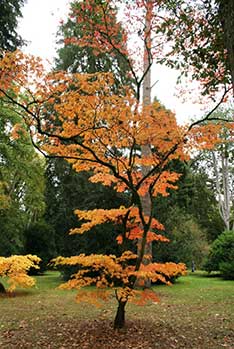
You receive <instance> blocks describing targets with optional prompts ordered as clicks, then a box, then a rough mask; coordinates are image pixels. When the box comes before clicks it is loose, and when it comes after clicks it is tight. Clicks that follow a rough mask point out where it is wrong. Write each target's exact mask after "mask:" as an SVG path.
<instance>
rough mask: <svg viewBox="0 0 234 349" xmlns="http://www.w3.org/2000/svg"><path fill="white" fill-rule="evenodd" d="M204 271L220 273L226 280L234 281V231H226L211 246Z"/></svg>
mask: <svg viewBox="0 0 234 349" xmlns="http://www.w3.org/2000/svg"><path fill="white" fill-rule="evenodd" d="M204 269H205V270H206V271H208V272H209V273H211V272H212V271H220V273H221V274H222V276H223V277H224V278H225V279H232V280H233V279H234V231H224V232H223V233H222V234H221V235H220V236H219V237H218V238H217V239H216V240H215V241H214V242H213V244H212V245H211V249H210V252H209V255H208V257H207V260H206V263H205V265H204Z"/></svg>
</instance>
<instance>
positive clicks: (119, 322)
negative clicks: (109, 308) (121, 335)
mask: <svg viewBox="0 0 234 349" xmlns="http://www.w3.org/2000/svg"><path fill="white" fill-rule="evenodd" d="M126 304H127V302H126V301H124V302H123V301H119V305H118V309H117V312H116V315H115V320H114V329H120V328H123V327H124V326H125V305H126Z"/></svg>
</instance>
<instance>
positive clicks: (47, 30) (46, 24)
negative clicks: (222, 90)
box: [18, 0, 201, 123]
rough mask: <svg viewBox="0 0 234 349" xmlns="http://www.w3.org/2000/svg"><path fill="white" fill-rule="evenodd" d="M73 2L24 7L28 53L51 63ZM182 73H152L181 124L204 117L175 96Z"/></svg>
mask: <svg viewBox="0 0 234 349" xmlns="http://www.w3.org/2000/svg"><path fill="white" fill-rule="evenodd" d="M69 2H70V1H69V0H27V3H26V4H25V6H24V7H23V8H22V14H23V18H22V19H21V20H20V21H19V26H18V31H19V33H20V35H21V36H22V37H23V38H24V39H25V40H27V41H28V45H27V47H25V48H24V51H25V52H27V53H31V54H34V55H37V56H40V57H42V58H43V59H48V60H49V61H50V62H51V63H52V62H53V58H54V57H55V56H56V32H57V30H58V27H59V23H60V21H61V20H66V16H67V14H68V10H69ZM177 76H178V73H177V72H176V71H173V70H171V69H169V68H166V67H162V66H156V67H154V69H153V73H152V83H154V82H155V81H158V82H157V84H156V85H155V87H154V89H153V96H156V97H157V98H158V99H159V100H160V101H161V102H162V103H163V104H164V105H165V106H166V107H167V108H169V109H171V110H172V111H173V112H175V114H176V116H177V119H178V121H179V122H180V123H184V122H189V120H190V119H191V118H195V117H198V116H200V115H201V110H200V106H198V105H194V104H193V103H192V102H189V101H187V102H186V103H183V102H182V100H181V99H179V98H177V97H176V96H175V93H176V80H177Z"/></svg>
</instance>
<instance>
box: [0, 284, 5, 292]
mask: <svg viewBox="0 0 234 349" xmlns="http://www.w3.org/2000/svg"><path fill="white" fill-rule="evenodd" d="M1 293H6V289H5V287H4V286H3V284H2V283H1V282H0V294H1Z"/></svg>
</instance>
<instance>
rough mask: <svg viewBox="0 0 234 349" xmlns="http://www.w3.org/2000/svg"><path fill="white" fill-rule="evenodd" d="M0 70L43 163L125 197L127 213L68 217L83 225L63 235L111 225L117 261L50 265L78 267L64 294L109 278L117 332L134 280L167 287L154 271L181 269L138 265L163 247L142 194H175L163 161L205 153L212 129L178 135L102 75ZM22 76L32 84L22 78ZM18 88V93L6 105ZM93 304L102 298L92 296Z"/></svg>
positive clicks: (161, 112)
mask: <svg viewBox="0 0 234 349" xmlns="http://www.w3.org/2000/svg"><path fill="white" fill-rule="evenodd" d="M1 69H2V70H1V71H2V74H3V75H2V77H4V80H3V81H4V86H3V87H2V88H1V93H2V95H3V98H4V100H5V101H6V102H8V103H9V104H12V103H13V104H14V105H17V106H18V107H19V108H20V109H21V112H22V115H23V116H24V118H25V120H26V122H27V125H28V127H29V128H30V131H31V133H32V139H33V140H34V143H36V144H35V145H36V146H37V147H38V148H39V149H40V150H41V151H43V152H44V154H45V156H47V154H49V156H55V157H62V158H65V159H67V160H68V161H69V162H70V163H72V164H73V168H74V169H75V170H76V171H77V172H81V171H87V172H90V171H91V173H92V172H93V175H92V177H91V178H90V180H91V181H92V182H94V183H97V182H101V183H103V184H104V185H107V186H108V185H112V184H113V185H114V188H115V190H117V191H118V192H127V193H128V195H129V197H130V202H129V205H128V206H121V207H119V208H117V209H116V208H114V209H110V210H104V209H95V210H88V211H81V210H76V215H77V216H78V217H79V218H80V219H81V220H84V223H82V225H81V226H80V227H78V228H75V229H73V230H72V231H71V234H75V233H78V234H83V233H84V232H86V231H88V230H90V229H91V228H92V227H94V226H96V225H98V224H101V223H104V222H110V223H113V224H117V225H118V227H119V229H120V232H119V236H118V237H117V239H118V241H119V243H121V247H122V254H121V255H120V256H119V257H117V256H112V255H109V256H108V255H96V254H92V255H89V256H86V255H80V256H74V257H70V258H69V257H68V258H65V259H63V258H59V259H57V261H56V262H55V263H56V264H69V265H78V266H80V269H79V271H78V272H77V273H76V274H75V275H74V279H72V280H71V281H69V282H68V284H67V287H74V288H80V287H82V286H85V285H90V284H92V283H96V285H97V286H98V287H99V288H102V287H106V286H112V287H113V286H114V284H113V281H114V280H115V279H117V280H118V281H119V282H120V284H121V286H122V287H121V288H120V289H117V290H116V298H117V301H118V309H117V313H116V318H115V322H114V326H115V327H116V328H120V327H123V326H124V323H125V315H124V314H125V306H126V304H127V302H128V300H129V298H132V297H133V295H136V294H138V293H137V291H136V290H135V283H136V280H137V279H138V280H139V279H142V280H144V279H145V278H150V279H151V280H152V281H154V282H155V281H157V280H161V281H164V282H166V283H167V280H166V278H165V277H164V276H163V275H162V273H161V270H162V269H164V273H165V272H167V273H168V275H170V273H174V270H175V269H176V268H177V269H178V268H179V270H180V272H182V273H183V272H184V265H179V266H175V265H173V266H172V265H166V266H162V265H158V264H157V263H156V264H154V263H149V264H148V265H143V264H142V261H143V259H144V258H147V256H146V255H145V246H146V244H147V243H148V242H150V241H154V240H156V241H158V240H159V241H162V242H165V241H167V239H165V238H164V237H163V236H162V235H161V234H159V232H160V231H161V230H162V229H163V226H162V225H161V224H160V223H159V222H158V220H157V219H156V218H154V217H153V212H152V210H151V212H150V214H149V215H145V213H144V211H143V205H142V198H143V196H144V195H145V194H146V193H149V198H150V200H153V197H154V196H157V195H162V196H167V195H168V191H167V190H168V189H175V188H176V186H175V182H176V181H177V180H178V178H179V176H180V175H179V174H178V173H175V172H172V171H170V170H169V169H168V168H167V165H168V164H169V162H170V161H172V160H173V159H181V160H184V159H186V158H187V157H188V151H189V149H191V148H193V149H195V147H197V148H198V149H201V148H206V147H212V146H213V145H214V144H216V143H217V142H218V141H219V137H218V131H219V125H215V124H211V125H199V124H198V123H196V124H193V125H192V126H190V127H189V128H183V127H180V126H178V125H177V123H176V119H175V116H174V114H172V113H171V112H169V111H168V110H166V109H165V108H163V107H162V106H161V105H160V104H159V103H158V102H154V103H152V104H150V105H148V106H147V107H146V106H145V107H144V108H139V101H138V99H137V98H136V97H135V94H134V93H132V92H131V90H129V89H128V88H126V89H125V91H124V93H123V94H121V95H115V94H114V93H113V89H112V85H113V84H114V79H113V78H112V76H111V75H110V74H108V73H97V74H79V73H76V74H70V73H66V72H53V73H49V74H47V73H46V72H44V71H43V70H42V66H41V63H40V62H39V61H38V59H37V58H33V57H31V56H25V55H23V54H22V53H20V52H16V53H14V54H9V55H5V57H4V59H3V60H2V61H1ZM29 76H30V77H32V76H33V79H31V78H30V79H28V77H29ZM12 82H13V83H12ZM22 86H23V87H24V92H25V93H24V94H22V95H18V98H14V95H15V94H16V93H18V92H19V91H20V90H21V89H22ZM9 88H11V90H10V91H11V92H9ZM12 93H13V97H12ZM51 107H53V109H52V108H51ZM51 110H53V113H51ZM57 120H59V121H60V122H59V123H58V122H57ZM35 132H36V135H37V136H36V137H34V135H33V133H35ZM145 144H150V145H151V150H152V152H151V154H150V155H149V154H147V156H146V155H145V154H143V153H142V152H140V151H139V149H140V147H141V146H142V145H145ZM142 164H144V165H147V166H149V168H150V171H148V172H147V174H144V173H143V172H142V171H141V166H142ZM136 240H137V241H138V243H139V244H140V246H138V251H139V252H138V255H136V254H135V253H134V249H135V248H136V247H135V241H136ZM131 241H132V244H133V248H132V251H130V250H129V242H131ZM90 272H92V273H91V275H90ZM93 273H94V274H93ZM83 296H84V294H83ZM79 297H82V294H81V293H79ZM100 297H105V295H104V294H103V293H100ZM149 297H152V298H153V299H157V298H156V297H155V295H154V293H152V292H150V291H149V290H148V291H145V292H143V294H141V298H140V300H139V302H140V303H142V302H143V301H145V300H146V299H148V298H149ZM84 299H85V298H84Z"/></svg>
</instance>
